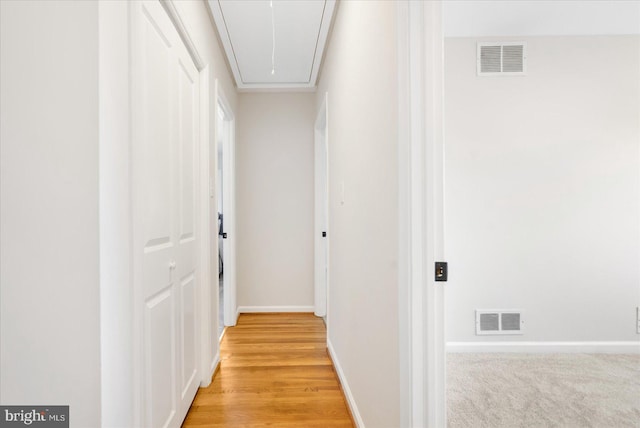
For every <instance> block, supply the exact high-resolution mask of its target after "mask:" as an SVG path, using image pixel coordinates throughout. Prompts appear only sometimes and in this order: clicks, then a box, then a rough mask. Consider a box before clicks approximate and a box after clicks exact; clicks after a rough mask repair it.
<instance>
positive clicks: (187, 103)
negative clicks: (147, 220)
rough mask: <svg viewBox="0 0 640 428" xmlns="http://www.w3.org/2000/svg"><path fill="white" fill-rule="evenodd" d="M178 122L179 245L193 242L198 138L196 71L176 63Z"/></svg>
mask: <svg viewBox="0 0 640 428" xmlns="http://www.w3.org/2000/svg"><path fill="white" fill-rule="evenodd" d="M178 62H179V66H178V88H179V94H178V95H179V104H178V106H179V109H180V111H179V118H180V131H179V137H180V138H179V141H180V184H181V186H180V242H181V243H185V242H186V241H188V240H193V239H194V236H195V235H194V226H195V218H194V216H195V186H194V184H195V181H194V179H195V171H194V155H195V147H196V140H195V137H196V135H197V129H196V124H197V117H196V116H195V115H194V110H195V109H196V108H197V105H195V103H196V100H197V99H198V97H197V85H196V80H195V79H196V78H197V72H196V70H195V69H191V70H188V68H191V67H188V65H189V64H187V65H185V64H184V61H182V60H181V59H179V60H178ZM191 66H192V67H193V65H192V64H191Z"/></svg>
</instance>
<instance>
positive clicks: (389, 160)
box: [316, 1, 400, 427]
mask: <svg viewBox="0 0 640 428" xmlns="http://www.w3.org/2000/svg"><path fill="white" fill-rule="evenodd" d="M396 45H397V40H396V4H395V2H392V1H375V2H341V3H340V6H339V8H338V11H337V16H336V18H335V23H334V28H333V33H332V35H331V40H330V42H329V45H328V51H327V54H326V57H325V61H324V68H323V70H322V74H321V78H320V83H319V88H318V92H317V98H316V108H319V107H320V104H321V102H322V99H323V97H324V94H325V92H328V93H329V99H328V105H329V233H328V235H329V249H330V255H329V264H330V269H329V300H328V314H327V318H328V322H329V332H328V335H329V341H330V342H331V346H332V348H333V350H334V355H335V359H336V363H337V365H339V366H340V368H341V370H342V372H343V374H344V378H343V382H344V384H345V385H346V386H347V387H348V389H349V391H350V393H351V395H352V398H353V401H354V403H355V406H356V407H357V409H354V410H356V415H355V417H356V419H358V420H361V421H362V422H363V423H364V425H366V426H367V427H392V426H399V423H400V398H399V393H400V386H399V349H398V347H399V345H398V334H399V331H398V318H399V314H398V242H397V240H398V121H397V105H398V101H397V100H398V88H397V64H396V53H397V47H396ZM343 184H344V203H342V202H341V193H342V186H343Z"/></svg>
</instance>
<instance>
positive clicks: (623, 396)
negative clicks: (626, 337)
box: [447, 354, 640, 428]
mask: <svg viewBox="0 0 640 428" xmlns="http://www.w3.org/2000/svg"><path fill="white" fill-rule="evenodd" d="M447 358H448V363H447V384H448V385H447V394H448V396H447V400H448V401H447V407H448V419H449V423H448V425H449V427H450V428H460V427H473V428H481V427H487V428H497V427H509V428H515V427H566V428H569V427H571V428H578V427H580V428H583V427H594V428H626V427H634V428H640V355H607V354H448V356H447Z"/></svg>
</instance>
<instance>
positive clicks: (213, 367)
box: [200, 351, 220, 388]
mask: <svg viewBox="0 0 640 428" xmlns="http://www.w3.org/2000/svg"><path fill="white" fill-rule="evenodd" d="M219 363H220V352H219V351H218V352H216V356H215V357H213V360H212V361H211V367H209V370H208V373H207V377H205V378H203V379H202V380H201V381H200V387H201V388H206V387H207V386H209V385H211V381H212V380H213V373H214V372H215V371H216V367H218V364H219Z"/></svg>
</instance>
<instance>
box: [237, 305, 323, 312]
mask: <svg viewBox="0 0 640 428" xmlns="http://www.w3.org/2000/svg"><path fill="white" fill-rule="evenodd" d="M313 310H314V307H313V306H238V313H239V314H255V313H278V312H311V313H313Z"/></svg>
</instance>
